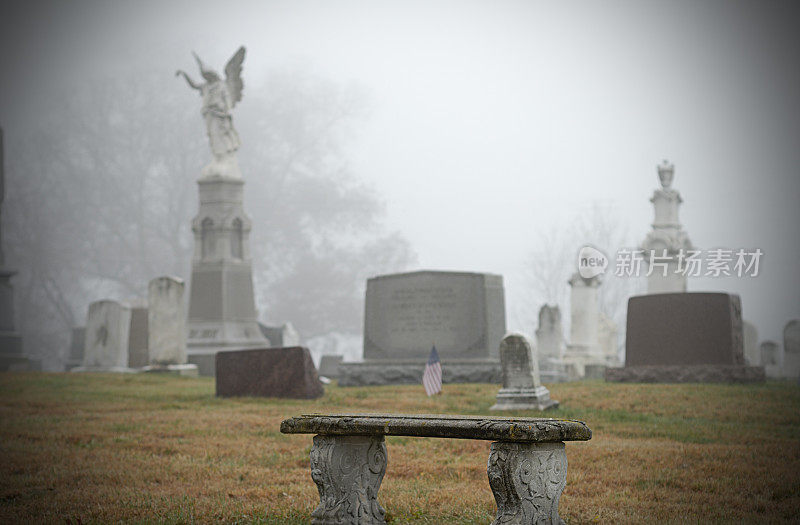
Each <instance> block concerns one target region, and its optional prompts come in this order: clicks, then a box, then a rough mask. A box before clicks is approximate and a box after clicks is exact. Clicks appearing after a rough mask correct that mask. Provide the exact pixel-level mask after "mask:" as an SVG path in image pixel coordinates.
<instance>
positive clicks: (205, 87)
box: [175, 46, 245, 177]
mask: <svg viewBox="0 0 800 525" xmlns="http://www.w3.org/2000/svg"><path fill="white" fill-rule="evenodd" d="M244 53H245V50H244V46H242V47H240V48H239V49H238V50H237V51H236V53H234V55H233V56H232V57H231V59H230V60H228V63H227V64H226V65H225V80H224V81H223V80H222V78H220V76H219V74H218V73H217V72H216V71H214V70H213V69H209V68H207V67H206V65H205V64H203V61H202V60H200V57H198V56H197V55H196V54H195V53H192V54H193V55H194V58H195V60H196V61H197V65H198V66H199V68H200V74H201V75H202V77H203V80H205V82H204V83H202V84H198V83H196V82H194V81H193V80H192V79H191V77H189V75H187V74H186V73H185V72H183V71H181V70H179V71H177V72H176V73H175V74H176V75H177V76H181V75H182V76H183V78H184V79H186V82H187V84H189V87H191V88H192V89H197V90H199V91H200V95H201V96H202V97H203V107H202V114H203V120H205V123H206V132H207V133H208V141H209V145H210V146H211V153H212V154H213V156H214V161H213V162H212V163H211V164H210V165H209V166H206V167H205V168H203V174H204V175H205V176H211V175H220V176H234V177H235V176H239V167H238V162H237V160H236V151H237V150H238V149H239V145H240V141H239V134H238V133H236V130H235V129H234V127H233V117H232V116H231V110H232V109H233V108H234V106H236V103H237V102H239V101H240V100H242V89H243V88H244V83H243V82H242V62H244Z"/></svg>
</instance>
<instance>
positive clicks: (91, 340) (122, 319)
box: [73, 300, 131, 372]
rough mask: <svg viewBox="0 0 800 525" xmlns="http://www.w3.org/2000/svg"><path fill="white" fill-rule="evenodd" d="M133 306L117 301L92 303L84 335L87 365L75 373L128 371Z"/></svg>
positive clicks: (84, 364)
mask: <svg viewBox="0 0 800 525" xmlns="http://www.w3.org/2000/svg"><path fill="white" fill-rule="evenodd" d="M130 328H131V308H130V306H128V305H126V304H123V303H119V302H117V301H111V300H103V301H96V302H94V303H92V304H90V305H89V312H88V314H87V316H86V331H85V334H84V352H83V366H80V367H77V368H74V369H73V371H75V372H88V371H108V372H127V371H130V370H131V369H130V368H129V367H128V340H129V337H130Z"/></svg>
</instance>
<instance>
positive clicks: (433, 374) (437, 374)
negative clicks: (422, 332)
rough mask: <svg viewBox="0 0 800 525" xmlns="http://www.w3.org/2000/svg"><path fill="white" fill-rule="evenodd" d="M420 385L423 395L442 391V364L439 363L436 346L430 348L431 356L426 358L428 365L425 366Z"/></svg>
mask: <svg viewBox="0 0 800 525" xmlns="http://www.w3.org/2000/svg"><path fill="white" fill-rule="evenodd" d="M422 385H423V386H424V387H425V393H426V394H428V395H429V396H432V395H433V394H438V393H439V392H441V391H442V363H441V362H440V361H439V353H438V352H437V351H436V345H434V346H433V348H431V356H430V357H429V358H428V364H427V365H425V373H424V374H422Z"/></svg>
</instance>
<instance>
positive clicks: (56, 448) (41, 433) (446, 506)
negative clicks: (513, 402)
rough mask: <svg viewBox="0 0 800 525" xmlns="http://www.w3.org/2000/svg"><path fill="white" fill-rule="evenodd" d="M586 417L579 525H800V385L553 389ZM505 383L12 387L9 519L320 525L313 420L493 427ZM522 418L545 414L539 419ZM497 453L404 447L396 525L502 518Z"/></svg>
mask: <svg viewBox="0 0 800 525" xmlns="http://www.w3.org/2000/svg"><path fill="white" fill-rule="evenodd" d="M548 386H549V387H550V393H551V396H552V397H553V398H554V399H557V400H559V401H560V402H561V407H562V408H561V409H559V410H557V411H553V412H548V413H547V415H548V416H552V417H565V418H574V419H579V420H582V421H585V422H586V423H587V424H588V425H589V427H590V428H591V429H592V430H593V431H594V437H593V438H592V440H591V441H588V442H570V443H567V459H568V461H569V469H568V473H567V487H566V489H565V490H564V493H563V495H562V497H561V505H560V512H561V517H562V518H564V519H565V520H566V521H567V522H568V523H589V522H602V523H624V522H636V523H641V522H648V523H654V522H659V523H662V522H672V523H686V522H690V523H691V522H702V523H709V522H710V523H729V522H733V521H735V522H759V523H761V522H779V521H792V520H800V387H798V386H796V385H793V384H789V383H767V384H763V385H626V384H606V383H604V382H600V381H597V382H584V383H569V384H556V385H548ZM497 389H498V386H497V385H485V384H480V385H477V384H463V385H445V391H444V394H443V395H441V396H435V397H433V398H428V397H426V396H425V392H424V391H423V389H422V386H421V385H420V386H391V387H360V388H338V387H336V386H332V385H329V386H327V387H326V392H325V396H324V397H322V398H320V399H318V400H314V401H295V400H277V399H249V398H243V399H217V398H215V397H214V382H213V380H212V379H209V378H200V379H190V378H175V377H163V376H157V375H144V374H142V375H122V374H120V375H111V374H109V375H105V374H41V373H5V374H0V448H1V449H2V450H0V458H2V459H1V460H0V478H1V479H0V523H9V522H26V523H39V522H57V523H73V524H74V523H84V524H85V523H93V522H102V523H106V522H116V521H125V522H153V521H158V522H167V523H186V522H198V523H207V522H226V523H231V522H234V523H251V522H255V523H307V522H308V521H309V514H310V513H311V510H312V509H313V508H314V507H315V506H316V503H317V502H318V495H317V489H316V486H315V485H314V483H313V482H312V481H311V476H310V472H309V452H310V450H311V436H310V435H283V434H281V433H280V432H279V431H278V427H279V425H280V422H281V420H282V419H284V418H287V417H290V416H293V415H298V414H301V413H308V412H402V413H448V414H489V407H490V406H491V405H492V404H493V403H494V395H495V394H496V392H497ZM514 415H526V416H536V415H537V414H536V413H533V412H516V413H514ZM489 446H490V443H489V442H488V441H473V440H456V439H434V438H403V437H388V438H387V449H388V453H389V464H388V467H387V470H386V476H385V478H384V480H383V484H382V485H381V492H380V494H379V501H380V502H381V504H382V505H383V507H384V508H385V509H386V511H387V517H388V519H389V520H390V523H489V522H490V521H491V520H492V519H493V517H494V513H495V503H494V498H493V496H492V493H491V491H490V490H489V483H488V480H487V477H486V460H487V458H488V456H489Z"/></svg>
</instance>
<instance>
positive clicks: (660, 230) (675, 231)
mask: <svg viewBox="0 0 800 525" xmlns="http://www.w3.org/2000/svg"><path fill="white" fill-rule="evenodd" d="M674 176H675V167H674V166H673V165H672V164H670V163H669V162H667V161H666V160H665V161H664V162H663V163H662V164H660V165H659V166H658V179H659V181H660V182H661V189H657V190H655V191H654V192H653V197H652V198H651V199H650V202H652V203H653V208H654V209H655V220H654V221H653V229H652V230H651V231H650V233H648V234H647V238H646V239H645V240H644V243H642V247H641V248H642V250H643V251H644V254H643V255H644V260H645V262H646V264H647V265H649V266H650V268H649V269H648V273H649V274H650V275H648V277H647V293H648V294H654V293H675V292H685V291H686V275H685V272H682V271H679V264H680V259H679V254H680V253H681V251H683V253H684V257H685V256H686V253H687V252H688V250H692V249H693V248H692V243H691V242H690V241H689V236H688V235H687V234H686V232H685V231H684V230H683V227H682V226H681V223H680V220H679V219H678V209H679V208H680V205H681V203H682V202H683V199H681V194H680V193H679V192H678V191H677V190H675V189H672V179H673V177H674Z"/></svg>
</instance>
